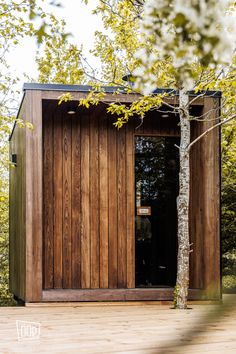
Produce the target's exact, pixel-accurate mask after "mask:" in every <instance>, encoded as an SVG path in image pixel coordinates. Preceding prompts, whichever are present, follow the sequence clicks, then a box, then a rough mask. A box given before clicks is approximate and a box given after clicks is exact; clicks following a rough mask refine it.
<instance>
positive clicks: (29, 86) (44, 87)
mask: <svg viewBox="0 0 236 354" xmlns="http://www.w3.org/2000/svg"><path fill="white" fill-rule="evenodd" d="M101 89H102V90H103V91H104V92H105V93H116V92H117V91H119V92H120V93H123V94H124V93H125V94H129V95H133V94H136V93H130V92H129V93H127V88H126V87H124V86H102V87H101ZM27 90H39V91H65V92H86V93H89V92H90V91H91V90H93V86H89V85H64V84H40V83H25V84H24V85H23V91H27ZM153 93H154V94H162V93H167V94H172V95H174V96H178V94H179V93H178V90H174V89H168V88H157V89H155V90H154V91H153ZM201 94H204V96H211V97H221V91H203V92H201ZM189 95H190V96H198V95H199V93H196V92H194V91H189Z"/></svg>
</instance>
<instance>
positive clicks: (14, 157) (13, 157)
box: [11, 154, 17, 166]
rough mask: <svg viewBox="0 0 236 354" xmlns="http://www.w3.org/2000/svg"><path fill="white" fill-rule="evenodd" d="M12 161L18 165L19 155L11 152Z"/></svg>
mask: <svg viewBox="0 0 236 354" xmlns="http://www.w3.org/2000/svg"><path fill="white" fill-rule="evenodd" d="M11 162H12V163H13V164H14V165H15V166H16V165H17V155H16V154H11Z"/></svg>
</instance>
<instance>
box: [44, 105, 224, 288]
mask: <svg viewBox="0 0 236 354" xmlns="http://www.w3.org/2000/svg"><path fill="white" fill-rule="evenodd" d="M47 102H48V101H46V102H45V103H44V107H43V112H44V114H43V132H44V136H43V211H44V222H43V227H44V233H43V252H44V257H43V272H44V274H43V279H44V282H43V287H44V289H53V288H58V289H60V288H64V289H70V288H73V289H81V288H82V289H96V288H97V289H98V288H101V289H102V288H103V289H108V288H110V289H115V288H134V287H135V232H134V228H135V225H134V220H135V217H134V216H135V215H134V209H135V208H134V202H135V183H134V181H135V176H134V136H135V135H142V134H144V135H155V136H158V135H159V136H179V128H178V125H177V123H178V122H177V118H176V117H174V116H173V117H169V118H158V117H157V116H156V115H155V114H154V113H150V114H148V115H147V117H146V119H145V120H144V123H143V124H141V125H140V120H139V119H133V120H132V121H131V122H129V124H127V125H126V127H124V128H123V129H121V130H120V131H117V130H116V129H115V128H114V126H113V123H114V119H112V117H111V116H108V115H107V114H106V108H105V106H103V105H99V106H98V107H95V108H92V109H90V110H89V111H88V110H84V111H83V110H81V111H80V112H79V113H76V115H73V116H70V115H68V114H67V112H66V110H65V109H63V108H62V107H61V106H60V107H58V106H57V104H56V103H54V105H53V104H52V103H51V102H50V105H49V104H48V103H47ZM211 104H212V102H211ZM206 109H207V108H206ZM192 128H193V129H192V137H193V138H194V137H195V136H197V135H198V134H200V133H201V132H202V131H203V129H204V127H203V125H202V124H201V123H198V122H194V123H193V127H192ZM213 134H214V136H215V137H213V136H212V137H211V138H212V144H213V145H214V146H213V145H212V148H211V151H208V148H207V146H206V143H207V141H206V142H205V140H202V141H200V142H198V143H197V144H196V145H195V146H194V147H193V149H192V153H191V165H192V171H193V172H192V175H191V186H194V188H192V189H191V210H190V215H191V226H190V234H191V240H192V242H193V253H192V254H191V276H190V278H191V284H190V285H191V287H193V288H203V287H204V286H205V285H207V284H208V283H210V280H208V279H206V278H207V276H206V275H205V276H203V273H208V272H207V269H204V270H203V267H205V268H206V267H207V264H206V262H207V259H206V255H207V254H208V256H209V257H210V256H211V257H212V255H211V254H210V249H211V248H210V246H208V244H207V242H205V241H204V235H206V229H207V228H209V227H210V225H213V224H214V221H213V220H212V218H213V214H212V213H214V215H216V214H217V213H219V210H218V209H217V208H218V205H217V204H216V206H215V207H214V209H213V207H211V208H210V206H209V203H211V201H212V202H213V199H214V198H218V197H219V196H218V195H216V194H217V193H218V192H217V191H216V189H214V188H213V186H212V188H211V186H210V185H209V183H211V181H213V179H214V181H215V182H214V181H213V182H214V183H215V184H217V186H218V184H219V180H218V178H219V176H218V177H217V176H216V172H217V168H218V167H217V166H218V160H217V159H218V155H214V151H213V150H214V149H215V148H216V147H217V146H218V145H217V144H218V143H217V141H218V140H217V139H218V137H217V134H218V132H217V131H215V132H214V133H212V135H213ZM214 139H215V140H214ZM204 151H205V152H204ZM199 154H203V155H202V156H205V157H204V158H202V159H199ZM205 159H207V160H208V164H210V165H207V166H208V167H207V166H205V167H204V164H205ZM209 167H210V168H211V170H212V173H211V174H210V173H209V170H208V169H209ZM213 170H214V171H213ZM196 171H199V173H196ZM215 171H216V172H215ZM200 172H201V173H200ZM209 176H211V177H209ZM214 176H215V177H214ZM217 188H218V187H217ZM210 194H211V195H210ZM206 209H207V210H206ZM216 209H217V210H218V211H217V210H216ZM210 214H212V215H210ZM217 215H218V214H217ZM208 225H209V227H208ZM217 227H218V226H216V228H217ZM209 230H210V229H209ZM209 230H208V231H209ZM208 231H207V233H208V234H207V235H208V237H209V232H208ZM210 232H211V233H212V235H213V233H214V234H216V233H217V234H218V231H217V230H215V231H214V232H213V231H212V230H210ZM212 238H214V236H212ZM217 242H218V240H216V239H215V238H214V240H213V239H212V241H211V244H213V243H214V244H215V245H217ZM204 248H205V249H204ZM208 250H209V251H208ZM217 258H219V255H218V253H217ZM217 262H218V260H217ZM216 268H217V266H216ZM213 272H214V270H213V269H212V270H211V274H213ZM208 277H209V278H210V277H211V275H208ZM204 278H205V279H206V280H205V279H204Z"/></svg>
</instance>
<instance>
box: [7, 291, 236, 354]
mask: <svg viewBox="0 0 236 354" xmlns="http://www.w3.org/2000/svg"><path fill="white" fill-rule="evenodd" d="M234 298H235V297H234ZM234 305H235V301H234ZM17 320H20V321H33V322H39V323H40V324H41V332H40V338H39V339H31V340H26V339H25V338H22V339H21V340H18V336H17V330H16V321H17ZM204 352H207V353H214V354H215V353H223V354H225V353H236V307H235V306H234V307H232V306H231V305H228V306H225V307H224V308H223V309H222V306H221V307H216V306H214V305H191V309H188V310H186V311H177V310H173V309H171V308H170V306H168V305H165V306H164V305H158V304H156V303H153V302H149V303H113V304H108V303H102V304H101V303H100V304H98V303H97V304H94V303H90V304H73V305H72V304H70V306H68V305H67V306H59V305H57V306H55V305H50V306H46V305H43V306H41V305H37V306H31V307H11V308H9V307H6V308H1V309H0V353H1V354H6V353H10V354H12V353H24V354H27V353H50V354H53V353H57V354H58V353H66V354H71V353H103V354H105V353H129V354H131V353H159V354H160V353H161V354H163V353H166V354H167V353H168V354H169V353H188V354H189V353H201V354H202V353H204Z"/></svg>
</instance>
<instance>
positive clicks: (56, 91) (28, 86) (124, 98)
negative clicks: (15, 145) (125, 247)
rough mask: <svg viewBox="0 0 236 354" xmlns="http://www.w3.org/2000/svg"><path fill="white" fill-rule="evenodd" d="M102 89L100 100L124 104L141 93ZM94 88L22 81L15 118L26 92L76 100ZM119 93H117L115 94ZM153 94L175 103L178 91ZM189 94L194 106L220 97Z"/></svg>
mask: <svg viewBox="0 0 236 354" xmlns="http://www.w3.org/2000/svg"><path fill="white" fill-rule="evenodd" d="M101 89H102V91H103V92H104V93H105V94H106V95H105V97H104V99H102V100H101V101H104V102H106V103H109V102H122V103H126V104H130V103H132V102H133V101H135V100H137V99H139V98H140V97H142V96H141V94H138V93H136V92H130V90H129V91H128V90H127V88H126V87H125V86H102V87H101ZM92 90H94V88H93V86H89V85H65V84H41V83H24V85H23V97H22V100H21V103H20V106H19V110H18V113H17V118H19V113H20V111H21V107H22V104H23V102H24V99H25V96H26V94H27V92H30V91H41V92H42V94H41V99H42V100H59V96H60V95H63V94H64V93H67V92H70V93H72V97H73V100H75V101H77V100H80V99H81V98H85V97H86V96H87V95H88V93H89V92H91V91H92ZM117 93H119V94H117ZM153 94H156V95H158V94H167V95H168V94H169V95H170V96H169V97H168V96H167V97H166V98H165V100H166V102H168V103H170V104H173V105H175V104H177V102H178V96H179V91H178V90H174V89H169V88H157V89H155V90H154V91H153ZM189 96H190V97H193V98H194V97H196V99H194V103H193V105H194V106H195V105H196V106H203V105H204V103H203V102H204V100H203V98H204V96H205V97H212V98H216V99H217V98H218V99H219V98H220V97H221V92H220V91H203V92H201V93H196V92H194V91H189ZM198 96H199V97H198ZM15 125H16V123H15V124H14V126H13V128H12V132H11V134H10V136H9V140H11V137H12V134H13V131H14V129H15Z"/></svg>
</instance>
